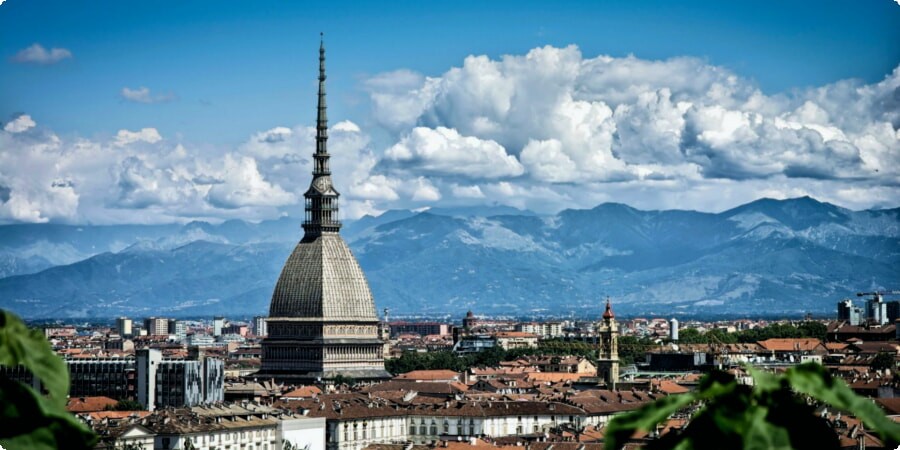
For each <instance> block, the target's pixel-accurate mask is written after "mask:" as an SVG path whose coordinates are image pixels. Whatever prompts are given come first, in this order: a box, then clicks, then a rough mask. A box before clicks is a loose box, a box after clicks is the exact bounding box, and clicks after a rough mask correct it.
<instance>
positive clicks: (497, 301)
mask: <svg viewBox="0 0 900 450" xmlns="http://www.w3.org/2000/svg"><path fill="white" fill-rule="evenodd" d="M301 234H302V230H301V227H300V223H299V221H297V220H294V219H291V218H282V219H279V220H274V221H264V222H261V223H248V222H244V221H240V220H232V221H227V222H224V223H221V224H209V223H205V222H191V223H188V224H184V225H180V224H169V225H111V226H88V225H84V226H73V225H53V224H28V225H26V224H17V225H5V226H0V307H2V308H7V309H10V310H12V311H14V312H16V313H18V314H20V315H22V316H24V317H28V318H75V317H114V316H119V315H128V316H134V317H142V316H149V315H168V316H195V317H196V316H210V315H225V316H231V317H234V316H238V315H240V316H247V315H265V314H266V312H267V310H268V303H269V298H270V296H271V293H272V289H273V288H274V284H275V281H276V280H277V278H278V274H279V272H280V270H281V267H282V265H283V264H284V261H285V260H286V259H287V256H288V255H289V254H290V252H291V250H292V249H293V246H294V245H295V244H296V242H297V241H298V240H299V239H300V237H301ZM342 235H343V236H344V239H345V240H347V242H348V243H349V244H350V247H351V249H352V250H353V252H354V254H355V255H356V257H357V258H358V259H359V262H360V264H361V265H362V267H363V269H364V271H365V272H366V275H367V277H368V279H369V283H370V285H371V288H372V291H373V294H374V296H375V301H376V304H377V306H378V308H379V310H380V309H381V308H390V310H391V311H392V313H391V314H392V315H397V314H422V315H428V316H440V315H448V314H449V315H453V316H460V315H462V314H464V313H465V311H466V310H472V311H474V312H476V313H478V314H491V315H508V316H520V317H530V316H557V317H560V316H567V315H568V316H572V317H593V316H598V315H599V314H600V313H601V312H602V304H603V303H604V302H605V300H604V299H605V298H606V297H607V296H609V297H610V298H611V299H612V301H613V304H614V309H615V310H616V312H618V313H620V314H626V315H656V316H669V315H713V316H715V315H747V316H761V315H785V316H799V315H803V314H805V313H807V312H811V313H814V314H819V315H825V314H832V315H833V314H834V311H835V304H836V303H837V302H838V301H839V300H841V299H843V298H846V297H849V296H851V295H853V294H854V293H855V292H857V291H863V290H866V291H868V290H872V289H891V288H897V287H900V269H898V267H900V266H898V263H900V208H897V209H886V210H866V211H851V210H848V209H844V208H841V207H838V206H835V205H832V204H829V203H823V202H819V201H817V200H815V199H812V198H809V197H802V198H795V199H788V200H772V199H760V200H757V201H754V202H751V203H748V204H745V205H742V206H739V207H737V208H734V209H731V210H728V211H724V212H721V213H703V212H696V211H681V210H668V211H642V210H638V209H635V208H632V207H629V206H627V205H624V204H617V203H605V204H601V205H599V206H597V207H595V208H593V209H588V210H574V209H572V210H564V211H561V212H559V213H558V214H555V215H538V214H535V213H532V212H529V211H521V210H517V209H514V208H509V207H479V208H452V209H437V208H435V209H430V210H427V211H423V212H413V211H399V210H398V211H388V212H386V213H384V214H382V215H380V216H377V217H371V216H365V217H363V218H361V219H359V220H355V221H350V222H347V223H345V226H344V228H343V230H342Z"/></svg>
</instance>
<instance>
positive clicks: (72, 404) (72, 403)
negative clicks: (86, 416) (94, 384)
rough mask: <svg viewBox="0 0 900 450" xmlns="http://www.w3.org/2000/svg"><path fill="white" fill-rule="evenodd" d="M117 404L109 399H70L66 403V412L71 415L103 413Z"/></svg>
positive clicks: (100, 397) (99, 397)
mask: <svg viewBox="0 0 900 450" xmlns="http://www.w3.org/2000/svg"><path fill="white" fill-rule="evenodd" d="M116 403H118V402H117V401H116V400H114V399H111V398H109V397H103V396H98V397H72V398H70V399H69V401H68V402H66V410H68V411H69V412H73V413H80V412H92V411H103V410H105V409H106V408H107V407H113V406H115V405H116Z"/></svg>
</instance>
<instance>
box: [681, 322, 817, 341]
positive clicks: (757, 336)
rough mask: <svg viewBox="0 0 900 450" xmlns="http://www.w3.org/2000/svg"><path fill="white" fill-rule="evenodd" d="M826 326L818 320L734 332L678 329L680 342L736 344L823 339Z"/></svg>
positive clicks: (715, 329)
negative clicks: (772, 340)
mask: <svg viewBox="0 0 900 450" xmlns="http://www.w3.org/2000/svg"><path fill="white" fill-rule="evenodd" d="M825 334H826V327H825V325H823V324H821V323H819V322H802V323H800V324H798V325H796V326H795V325H791V324H785V323H775V324H772V325H769V326H767V327H760V328H752V329H749V330H742V331H738V332H735V333H728V332H727V331H725V330H721V329H717V328H714V329H712V330H709V331H707V332H706V333H701V332H699V331H697V330H696V329H695V328H684V329H682V330H679V331H678V342H679V343H680V344H736V343H739V342H741V343H751V342H758V341H764V340H766V339H782V338H815V339H818V340H820V341H823V342H824V341H825Z"/></svg>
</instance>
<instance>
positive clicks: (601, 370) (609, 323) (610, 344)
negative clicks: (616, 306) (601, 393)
mask: <svg viewBox="0 0 900 450" xmlns="http://www.w3.org/2000/svg"><path fill="white" fill-rule="evenodd" d="M597 335H598V336H599V337H600V348H599V350H598V353H597V376H599V377H600V379H601V380H603V381H604V382H606V386H607V388H608V389H615V388H616V383H617V382H618V381H619V326H618V325H617V324H616V315H615V314H614V313H613V310H612V305H611V304H610V303H609V297H607V298H606V310H605V311H604V312H603V319H602V320H601V322H600V323H599V325H598V326H597Z"/></svg>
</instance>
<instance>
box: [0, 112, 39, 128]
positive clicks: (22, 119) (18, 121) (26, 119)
mask: <svg viewBox="0 0 900 450" xmlns="http://www.w3.org/2000/svg"><path fill="white" fill-rule="evenodd" d="M35 125H37V124H36V123H35V122H34V119H32V118H31V116H29V115H28V114H22V115H20V116H19V117H16V118H15V119H13V120H12V121H11V122H8V123H7V124H6V125H4V126H3V130H4V131H8V132H10V133H21V132H23V131H26V130H28V129H29V128H34V126H35Z"/></svg>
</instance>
